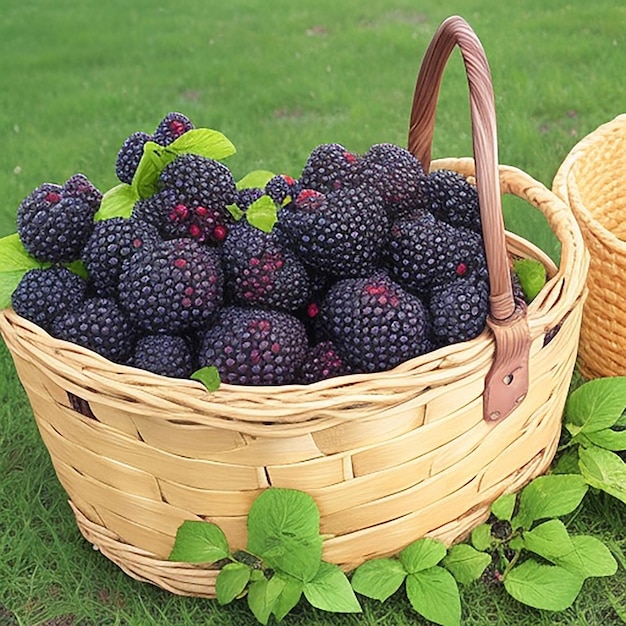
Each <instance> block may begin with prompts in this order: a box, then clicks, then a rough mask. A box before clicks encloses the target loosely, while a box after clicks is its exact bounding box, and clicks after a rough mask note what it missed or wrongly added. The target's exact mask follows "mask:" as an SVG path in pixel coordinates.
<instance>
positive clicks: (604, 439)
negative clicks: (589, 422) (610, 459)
mask: <svg viewBox="0 0 626 626" xmlns="http://www.w3.org/2000/svg"><path fill="white" fill-rule="evenodd" d="M582 440H583V442H584V441H588V442H589V443H591V444H592V445H594V446H599V447H600V448H604V449H605V450H613V451H614V452H621V451H622V450H626V430H613V429H612V428H605V429H604V430H598V431H596V432H594V433H587V434H585V435H582ZM583 445H584V444H583Z"/></svg>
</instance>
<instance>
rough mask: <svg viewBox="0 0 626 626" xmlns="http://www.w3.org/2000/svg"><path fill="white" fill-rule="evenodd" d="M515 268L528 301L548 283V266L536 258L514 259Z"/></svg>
mask: <svg viewBox="0 0 626 626" xmlns="http://www.w3.org/2000/svg"><path fill="white" fill-rule="evenodd" d="M513 269H514V270H515V273H516V274H517V277H518V278H519V282H520V285H521V287H522V291H523V292H524V297H525V298H526V301H527V302H532V301H533V300H534V299H535V297H536V296H537V294H538V293H539V292H540V291H541V290H542V288H543V286H544V285H545V284H546V268H545V267H544V266H543V263H540V262H539V261H537V260H536V259H518V260H516V261H513Z"/></svg>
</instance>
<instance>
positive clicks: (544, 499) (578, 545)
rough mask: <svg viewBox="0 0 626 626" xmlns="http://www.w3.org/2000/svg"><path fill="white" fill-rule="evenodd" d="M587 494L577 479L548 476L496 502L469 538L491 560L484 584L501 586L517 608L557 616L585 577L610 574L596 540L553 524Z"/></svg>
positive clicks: (612, 565) (606, 554)
mask: <svg viewBox="0 0 626 626" xmlns="http://www.w3.org/2000/svg"><path fill="white" fill-rule="evenodd" d="M587 490H588V484H587V482H586V481H585V479H584V478H583V477H582V476H581V475H579V474H552V475H546V476H539V477H538V478H535V479H534V480H533V481H532V482H530V483H529V484H528V485H527V486H526V487H525V488H524V489H523V490H522V491H521V492H520V493H519V494H507V495H504V496H501V497H500V498H499V499H498V500H496V501H495V502H494V504H493V506H492V509H491V510H492V515H491V517H490V519H489V520H488V522H487V523H485V524H481V525H480V526H478V527H476V528H475V529H474V530H473V532H472V534H471V544H472V546H473V547H474V548H475V549H476V550H478V551H479V552H482V553H485V554H487V555H491V558H490V563H489V564H488V566H487V568H486V569H485V572H484V573H483V579H484V580H485V582H487V583H492V584H502V585H503V586H504V588H505V589H506V591H507V592H508V593H509V594H510V595H511V596H512V597H513V598H515V599H516V600H518V601H519V602H522V603H523V604H527V605H529V606H532V607H534V608H537V609H545V610H549V611H562V610H564V609H566V608H567V607H569V606H571V604H572V603H573V602H574V600H575V599H576V597H577V596H578V594H579V592H580V590H581V588H582V585H583V583H584V581H585V579H586V578H589V577H595V576H611V575H613V574H615V572H616V571H617V562H616V561H615V559H614V558H613V555H612V554H611V552H610V550H609V549H608V547H607V546H606V545H604V543H602V541H600V540H599V539H597V538H596V537H592V536H590V535H578V536H571V535H570V534H569V532H568V530H567V526H566V525H565V524H564V523H563V522H562V521H561V520H560V519H558V518H559V517H562V516H564V515H567V514H569V513H571V512H572V511H574V510H575V509H576V508H577V507H578V505H579V504H580V502H581V501H582V499H583V497H584V496H585V494H586V492H587Z"/></svg>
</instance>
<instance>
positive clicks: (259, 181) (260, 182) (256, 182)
mask: <svg viewBox="0 0 626 626" xmlns="http://www.w3.org/2000/svg"><path fill="white" fill-rule="evenodd" d="M271 178H274V173H273V172H269V171H267V170H254V171H252V172H248V173H247V174H246V175H245V176H244V177H243V178H242V179H240V180H238V181H237V189H250V188H252V187H258V188H259V189H263V188H264V187H265V185H266V184H267V183H268V181H269V180H270V179H271Z"/></svg>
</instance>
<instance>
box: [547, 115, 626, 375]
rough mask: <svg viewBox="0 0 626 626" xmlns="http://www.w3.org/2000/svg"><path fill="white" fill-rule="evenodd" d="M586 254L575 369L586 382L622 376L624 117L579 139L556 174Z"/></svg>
mask: <svg viewBox="0 0 626 626" xmlns="http://www.w3.org/2000/svg"><path fill="white" fill-rule="evenodd" d="M553 190H554V192H555V193H556V194H557V195H558V196H559V197H561V198H562V199H563V200H565V202H566V203H567V204H569V206H570V208H571V210H572V212H573V213H574V216H575V217H576V219H577V220H578V223H579V225H580V228H581V231H582V235H583V239H584V241H585V244H586V246H587V248H588V250H589V254H590V257H591V258H590V264H589V275H588V277H587V284H588V287H589V297H588V298H587V301H586V302H585V306H584V309H583V321H582V326H581V331H580V348H579V366H580V371H581V373H582V374H583V375H584V376H586V377H588V378H598V377H602V376H625V375H626V280H625V278H624V277H625V276H626V114H624V115H619V116H618V117H616V118H615V119H614V120H612V121H610V122H608V123H606V124H604V125H602V126H600V127H599V128H597V129H596V130H595V131H594V132H592V133H591V134H589V135H587V137H585V138H584V139H583V140H581V141H580V142H579V143H578V144H577V145H576V146H574V148H573V149H572V151H571V152H570V153H569V155H568V156H567V158H566V159H565V161H563V164H562V165H561V167H560V168H559V171H558V172H557V174H556V176H555V178H554V183H553Z"/></svg>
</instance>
